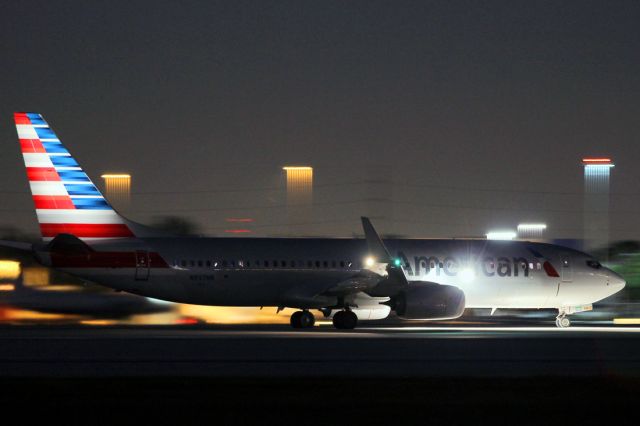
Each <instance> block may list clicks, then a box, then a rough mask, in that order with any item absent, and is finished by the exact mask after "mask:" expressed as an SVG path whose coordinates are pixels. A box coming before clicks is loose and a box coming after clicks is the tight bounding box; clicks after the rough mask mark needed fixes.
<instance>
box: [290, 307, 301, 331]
mask: <svg viewBox="0 0 640 426" xmlns="http://www.w3.org/2000/svg"><path fill="white" fill-rule="evenodd" d="M300 317H302V311H296V312H294V313H293V314H291V319H290V320H289V322H290V323H291V327H293V328H302V323H301V321H300Z"/></svg>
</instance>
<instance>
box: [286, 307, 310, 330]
mask: <svg viewBox="0 0 640 426" xmlns="http://www.w3.org/2000/svg"><path fill="white" fill-rule="evenodd" d="M290 322H291V327H293V328H311V327H313V325H314V324H315V323H316V319H315V317H314V316H313V314H312V313H311V312H309V311H297V312H294V313H293V315H291V321H290Z"/></svg>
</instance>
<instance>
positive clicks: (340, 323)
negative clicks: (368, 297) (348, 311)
mask: <svg viewBox="0 0 640 426" xmlns="http://www.w3.org/2000/svg"><path fill="white" fill-rule="evenodd" d="M333 326H334V327H335V328H337V329H338V330H342V329H344V311H340V312H336V313H335V315H333Z"/></svg>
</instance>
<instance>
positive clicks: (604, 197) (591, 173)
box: [582, 157, 614, 260]
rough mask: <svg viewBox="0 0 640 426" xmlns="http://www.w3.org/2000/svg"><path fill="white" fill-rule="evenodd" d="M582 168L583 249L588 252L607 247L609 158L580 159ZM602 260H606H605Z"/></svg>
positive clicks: (610, 163) (610, 164)
mask: <svg viewBox="0 0 640 426" xmlns="http://www.w3.org/2000/svg"><path fill="white" fill-rule="evenodd" d="M582 165H583V166H584V210H583V215H584V216H583V217H584V223H583V226H584V234H583V238H584V247H585V250H587V251H590V250H594V249H601V248H606V247H608V246H609V181H610V173H611V169H612V168H613V167H614V164H613V161H611V158H605V157H589V158H583V159H582ZM603 260H607V259H606V258H605V259H603Z"/></svg>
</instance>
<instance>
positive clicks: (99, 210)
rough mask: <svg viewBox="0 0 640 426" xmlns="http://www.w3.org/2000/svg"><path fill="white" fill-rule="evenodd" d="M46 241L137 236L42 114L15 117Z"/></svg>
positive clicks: (25, 113)
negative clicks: (65, 236) (60, 236)
mask: <svg viewBox="0 0 640 426" xmlns="http://www.w3.org/2000/svg"><path fill="white" fill-rule="evenodd" d="M14 119H15V122H16V129H17V131H18V138H19V139H20V146H21V148H22V155H23V157H24V164H25V166H26V168H27V178H28V179H29V186H30V187H31V194H32V196H33V202H34V204H35V207H36V214H37V217H38V222H39V223H40V231H41V232H42V239H43V240H44V241H50V240H51V239H53V238H54V237H55V236H56V235H58V234H72V235H75V236H76V237H78V238H80V239H81V240H84V241H85V242H91V241H96V240H98V241H99V240H104V239H107V238H133V237H135V235H134V233H133V232H132V230H131V228H130V226H129V225H128V222H127V220H126V219H124V218H123V217H122V216H120V215H119V214H118V213H117V212H116V211H115V210H114V209H113V208H112V207H111V205H110V204H109V202H108V201H107V200H106V199H105V198H104V197H103V195H102V194H101V193H100V191H99V190H98V188H97V187H96V186H95V185H94V184H93V182H91V179H89V176H87V174H86V173H85V172H84V171H83V170H82V167H80V165H79V164H78V162H77V161H76V160H75V159H74V158H73V157H72V156H71V154H70V153H69V151H67V149H66V148H65V147H64V145H62V143H61V142H60V139H59V138H58V137H57V136H56V134H55V133H54V132H53V130H52V129H51V128H50V127H49V125H48V124H47V122H46V121H45V120H44V118H42V115H40V114H37V113H33V112H16V113H14Z"/></svg>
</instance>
